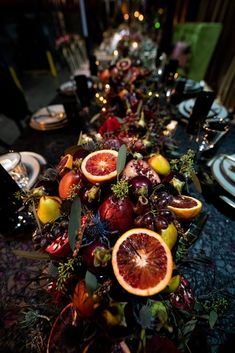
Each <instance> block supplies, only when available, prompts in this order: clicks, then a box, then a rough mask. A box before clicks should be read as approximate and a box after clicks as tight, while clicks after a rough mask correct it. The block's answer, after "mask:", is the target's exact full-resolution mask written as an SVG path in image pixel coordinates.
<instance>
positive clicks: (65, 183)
mask: <svg viewBox="0 0 235 353" xmlns="http://www.w3.org/2000/svg"><path fill="white" fill-rule="evenodd" d="M75 186H77V191H78V192H79V190H80V188H81V186H82V176H81V173H80V172H78V171H75V170H71V171H69V172H68V173H66V174H65V175H64V176H63V178H62V179H61V180H60V183H59V196H60V197H61V198H62V199H67V198H70V197H71V192H72V190H73V189H74V187H75ZM78 192H77V193H78Z"/></svg>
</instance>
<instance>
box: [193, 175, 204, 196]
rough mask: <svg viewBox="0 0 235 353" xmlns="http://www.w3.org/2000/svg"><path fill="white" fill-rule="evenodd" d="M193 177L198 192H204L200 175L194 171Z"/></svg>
mask: <svg viewBox="0 0 235 353" xmlns="http://www.w3.org/2000/svg"><path fill="white" fill-rule="evenodd" d="M191 178H192V181H193V184H194V186H195V189H196V190H197V191H198V192H200V193H202V187H201V183H200V180H199V179H198V176H197V175H196V174H195V173H192V175H191Z"/></svg>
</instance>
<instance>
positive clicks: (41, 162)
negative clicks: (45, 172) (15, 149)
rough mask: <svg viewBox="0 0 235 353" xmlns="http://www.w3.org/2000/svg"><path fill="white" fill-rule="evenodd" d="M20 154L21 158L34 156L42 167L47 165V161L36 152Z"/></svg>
mask: <svg viewBox="0 0 235 353" xmlns="http://www.w3.org/2000/svg"><path fill="white" fill-rule="evenodd" d="M20 154H21V156H32V157H34V158H36V159H37V160H38V162H39V163H40V164H41V165H46V164H47V161H46V159H45V158H44V157H43V156H42V155H41V154H38V153H36V152H31V151H23V152H20Z"/></svg>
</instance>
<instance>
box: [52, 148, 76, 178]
mask: <svg viewBox="0 0 235 353" xmlns="http://www.w3.org/2000/svg"><path fill="white" fill-rule="evenodd" d="M72 166H73V156H72V155H71V154H69V153H68V154H66V155H65V156H63V157H62V158H61V160H60V161H59V163H58V165H57V167H56V169H57V171H58V173H59V175H61V176H62V175H63V174H64V173H65V172H66V171H67V170H68V169H72Z"/></svg>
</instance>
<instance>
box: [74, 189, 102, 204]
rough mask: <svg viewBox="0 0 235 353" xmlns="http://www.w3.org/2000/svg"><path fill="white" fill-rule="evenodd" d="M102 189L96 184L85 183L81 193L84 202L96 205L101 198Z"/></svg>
mask: <svg viewBox="0 0 235 353" xmlns="http://www.w3.org/2000/svg"><path fill="white" fill-rule="evenodd" d="M100 194H101V189H100V187H99V186H96V185H91V184H90V185H85V186H84V187H83V188H82V189H81V191H80V192H79V195H80V197H81V201H82V203H83V204H86V205H88V206H95V205H96V204H97V202H98V201H99V199H100Z"/></svg>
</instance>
